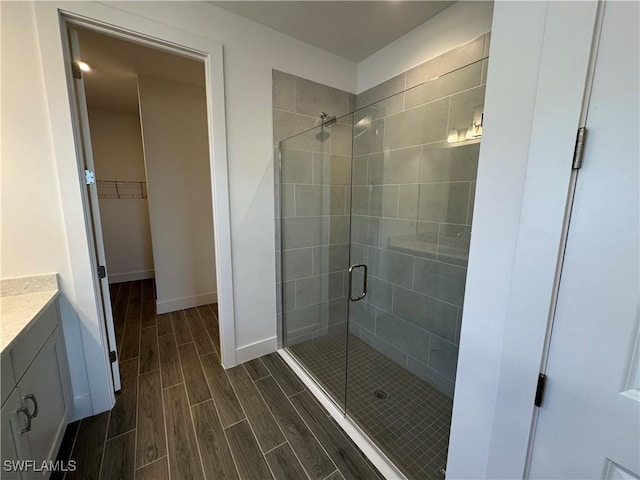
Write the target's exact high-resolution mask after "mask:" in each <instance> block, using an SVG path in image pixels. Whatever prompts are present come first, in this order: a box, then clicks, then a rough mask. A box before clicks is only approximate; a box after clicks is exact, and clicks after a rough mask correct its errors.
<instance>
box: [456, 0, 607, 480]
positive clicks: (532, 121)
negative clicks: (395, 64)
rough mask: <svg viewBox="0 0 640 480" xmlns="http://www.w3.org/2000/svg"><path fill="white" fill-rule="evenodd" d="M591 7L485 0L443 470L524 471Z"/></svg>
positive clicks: (477, 473)
mask: <svg viewBox="0 0 640 480" xmlns="http://www.w3.org/2000/svg"><path fill="white" fill-rule="evenodd" d="M596 6H597V4H596V2H553V1H550V2H509V1H500V2H496V5H495V12H494V20H493V25H492V34H491V35H492V40H491V55H490V57H489V76H488V79H487V91H486V98H485V110H484V119H485V123H484V126H483V138H482V143H481V147H480V159H479V166H478V180H477V190H476V199H475V207H474V218H473V235H472V238H471V249H470V253H469V269H468V276H467V286H466V292H465V308H464V314H463V321H462V331H461V338H460V356H459V359H458V373H457V380H456V390H455V396H454V407H453V420H452V429H451V438H450V448H449V457H448V462H447V477H448V478H470V479H471V478H473V479H476V478H505V479H507V478H508V479H513V478H522V477H523V474H524V467H525V460H526V456H527V449H528V445H529V434H530V430H531V425H532V419H533V417H534V415H535V407H534V404H533V402H534V397H535V390H536V383H537V377H538V373H539V372H540V368H541V362H542V355H543V350H544V342H545V336H546V334H547V326H548V322H549V315H550V312H552V305H553V298H554V291H555V288H556V281H557V271H558V270H557V269H558V259H559V258H560V255H561V252H562V248H563V240H562V239H563V231H564V228H565V225H566V223H565V222H566V218H565V209H566V203H567V197H568V195H569V192H570V190H571V188H570V185H571V181H572V169H571V163H572V156H573V155H572V154H573V148H574V145H575V138H576V131H577V128H578V126H579V125H580V115H581V111H582V100H583V94H584V88H585V82H586V77H587V69H588V62H589V55H590V49H591V45H592V35H593V29H594V19H595V12H596ZM514 26H517V28H514ZM586 268H588V266H586Z"/></svg>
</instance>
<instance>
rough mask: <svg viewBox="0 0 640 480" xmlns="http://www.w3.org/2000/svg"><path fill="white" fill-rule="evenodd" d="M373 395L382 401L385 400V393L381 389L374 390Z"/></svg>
mask: <svg viewBox="0 0 640 480" xmlns="http://www.w3.org/2000/svg"><path fill="white" fill-rule="evenodd" d="M373 394H374V395H375V397H376V398H379V399H380V400H384V399H385V398H387V392H385V391H384V390H381V389H378V390H374V391H373Z"/></svg>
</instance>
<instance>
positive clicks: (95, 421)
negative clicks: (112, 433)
mask: <svg viewBox="0 0 640 480" xmlns="http://www.w3.org/2000/svg"><path fill="white" fill-rule="evenodd" d="M108 427H109V412H104V413H101V414H99V415H94V416H93V417H89V418H84V419H82V421H81V422H80V427H79V428H78V436H77V437H76V443H75V445H74V447H73V451H72V452H71V457H70V458H71V459H72V460H75V462H76V471H74V472H67V475H66V477H65V478H67V479H69V480H85V479H86V480H98V478H99V477H100V466H101V465H102V452H103V450H104V441H105V438H106V436H107V428H108Z"/></svg>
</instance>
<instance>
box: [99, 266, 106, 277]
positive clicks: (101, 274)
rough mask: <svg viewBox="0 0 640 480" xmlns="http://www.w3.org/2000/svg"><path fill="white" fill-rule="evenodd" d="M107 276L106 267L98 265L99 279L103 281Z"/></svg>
mask: <svg viewBox="0 0 640 480" xmlns="http://www.w3.org/2000/svg"><path fill="white" fill-rule="evenodd" d="M106 276H107V269H106V268H104V265H98V278H100V279H103V278H104V277H106Z"/></svg>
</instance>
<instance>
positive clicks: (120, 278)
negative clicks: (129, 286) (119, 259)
mask: <svg viewBox="0 0 640 480" xmlns="http://www.w3.org/2000/svg"><path fill="white" fill-rule="evenodd" d="M108 276H109V283H122V282H134V281H136V280H144V279H145V278H153V277H154V276H155V272H154V271H153V270H137V271H135V272H124V273H110V274H109V275H108Z"/></svg>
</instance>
